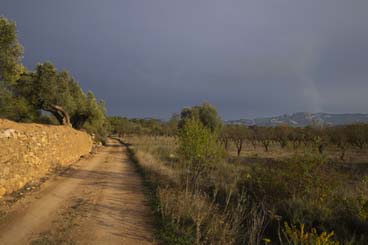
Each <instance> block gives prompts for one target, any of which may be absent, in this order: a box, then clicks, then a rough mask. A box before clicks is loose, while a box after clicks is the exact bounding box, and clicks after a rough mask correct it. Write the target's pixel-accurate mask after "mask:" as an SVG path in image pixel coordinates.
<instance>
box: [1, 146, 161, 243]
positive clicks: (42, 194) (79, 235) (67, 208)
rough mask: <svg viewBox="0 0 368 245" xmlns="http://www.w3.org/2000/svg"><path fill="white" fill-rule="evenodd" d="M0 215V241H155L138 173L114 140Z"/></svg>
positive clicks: (148, 209)
mask: <svg viewBox="0 0 368 245" xmlns="http://www.w3.org/2000/svg"><path fill="white" fill-rule="evenodd" d="M0 216H3V217H1V219H0V244H155V243H156V242H155V241H154V236H153V227H152V220H153V217H152V212H151V209H150V207H149V206H148V204H147V202H146V200H145V197H144V194H143V187H142V183H141V179H140V176H139V175H138V174H137V173H136V172H135V169H134V166H133V165H132V163H130V162H129V159H128V157H127V155H126V149H125V147H124V146H122V145H121V144H120V143H118V142H117V141H114V140H110V141H109V144H108V145H107V146H106V147H102V148H101V149H100V150H99V151H98V153H97V154H96V155H95V156H93V157H92V158H90V159H83V160H81V161H79V162H78V163H76V164H75V165H74V166H73V167H72V168H71V169H70V170H69V171H67V172H65V173H63V174H62V175H61V176H57V177H54V178H52V179H51V180H50V181H47V182H46V183H45V184H43V185H42V188H41V190H40V191H38V192H35V193H32V194H30V195H27V196H26V197H25V198H23V199H22V200H20V201H18V202H16V203H15V204H14V205H12V206H11V207H10V208H7V209H5V211H3V210H2V215H0Z"/></svg>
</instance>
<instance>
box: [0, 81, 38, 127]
mask: <svg viewBox="0 0 368 245" xmlns="http://www.w3.org/2000/svg"><path fill="white" fill-rule="evenodd" d="M0 117H4V118H8V119H10V120H13V121H18V122H32V121H35V120H37V118H38V117H39V113H38V111H37V110H36V109H35V108H34V107H32V106H31V105H30V104H29V103H28V101H27V100H25V99H24V98H22V97H17V96H14V95H13V94H12V92H11V91H9V90H8V89H6V87H5V85H4V83H2V82H0Z"/></svg>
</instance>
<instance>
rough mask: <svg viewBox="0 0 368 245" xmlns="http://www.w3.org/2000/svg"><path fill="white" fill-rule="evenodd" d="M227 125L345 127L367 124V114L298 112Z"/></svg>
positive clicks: (237, 121)
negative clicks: (347, 125)
mask: <svg viewBox="0 0 368 245" xmlns="http://www.w3.org/2000/svg"><path fill="white" fill-rule="evenodd" d="M227 123H228V124H243V125H247V126H251V125H258V126H277V125H280V124H288V125H290V126H294V127H305V126H308V125H316V124H317V125H325V126H335V125H345V124H353V123H368V114H360V113H351V114H331V113H322V112H320V113H308V112H298V113H294V114H291V115H288V114H285V115H282V116H275V117H264V118H255V119H239V120H230V121H227Z"/></svg>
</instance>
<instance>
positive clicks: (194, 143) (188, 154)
mask: <svg viewBox="0 0 368 245" xmlns="http://www.w3.org/2000/svg"><path fill="white" fill-rule="evenodd" d="M178 155H179V157H180V160H181V161H182V163H183V164H184V168H185V169H186V173H185V174H186V175H187V176H186V178H187V179H186V181H187V185H188V184H189V183H188V181H189V179H188V178H189V176H190V179H191V181H190V183H193V184H194V186H196V185H197V181H198V178H199V177H200V175H201V174H203V173H204V172H205V170H206V169H207V168H209V167H211V166H213V165H214V164H216V163H218V162H220V161H221V158H222V156H223V151H222V147H221V145H219V143H218V141H217V135H216V134H214V133H212V131H211V130H210V129H208V128H206V127H204V126H203V125H202V123H201V122H200V121H198V120H197V119H187V121H186V122H185V124H184V127H183V128H182V129H181V130H180V133H179V148H178Z"/></svg>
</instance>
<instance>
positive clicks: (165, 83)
mask: <svg viewBox="0 0 368 245" xmlns="http://www.w3.org/2000/svg"><path fill="white" fill-rule="evenodd" d="M367 12H368V1H367V0H351V1H347V0H323V1H321V0H304V1H303V0H104V1H101V0H78V1H76V0H63V1H60V0H47V1H45V0H32V1H25V0H0V16H1V15H2V16H5V17H7V18H8V19H10V20H13V21H15V22H16V24H17V30H18V37H19V40H20V42H21V44H22V45H23V46H24V49H25V53H24V59H23V63H24V64H25V65H26V67H27V68H28V69H34V68H35V66H36V64H37V63H40V62H44V61H51V62H52V63H54V64H55V65H56V66H57V68H58V69H60V70H62V69H66V70H68V71H70V72H71V74H72V75H73V76H74V77H75V78H76V79H77V80H78V82H79V83H80V85H81V86H82V88H83V89H84V90H85V91H88V90H91V91H93V92H94V94H95V95H96V97H98V98H99V99H103V100H104V101H105V103H106V107H107V111H108V114H109V115H120V116H128V117H157V118H163V119H164V118H168V117H170V115H171V114H172V113H174V112H179V111H180V110H181V108H183V107H185V106H193V105H196V104H200V103H202V102H204V101H208V102H210V103H211V104H213V105H215V106H216V107H217V109H218V112H219V114H220V115H221V117H222V118H223V119H239V118H253V117H262V116H271V115H279V114H285V113H293V112H300V111H307V112H330V113H346V112H351V113H354V112H361V113H367V112H368V96H367V94H368V25H367V23H368V14H367Z"/></svg>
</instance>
